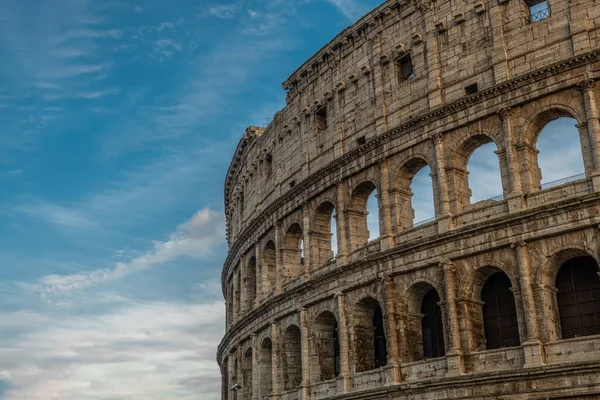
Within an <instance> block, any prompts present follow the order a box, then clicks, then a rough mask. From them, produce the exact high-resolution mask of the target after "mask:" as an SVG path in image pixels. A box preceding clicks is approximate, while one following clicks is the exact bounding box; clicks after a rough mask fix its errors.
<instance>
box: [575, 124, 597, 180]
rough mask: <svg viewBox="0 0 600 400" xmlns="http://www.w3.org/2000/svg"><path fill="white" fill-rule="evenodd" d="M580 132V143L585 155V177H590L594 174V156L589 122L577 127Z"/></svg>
mask: <svg viewBox="0 0 600 400" xmlns="http://www.w3.org/2000/svg"><path fill="white" fill-rule="evenodd" d="M575 127H577V130H578V131H579V142H580V143H581V151H582V153H583V168H584V170H585V176H586V177H590V176H592V174H593V172H594V155H593V154H592V147H591V144H590V135H589V134H588V124H587V122H584V123H581V124H577V125H575Z"/></svg>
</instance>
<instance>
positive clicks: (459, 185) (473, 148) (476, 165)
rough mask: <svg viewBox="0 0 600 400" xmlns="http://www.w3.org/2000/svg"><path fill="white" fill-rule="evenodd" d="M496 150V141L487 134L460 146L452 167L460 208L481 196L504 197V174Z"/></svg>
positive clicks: (458, 210) (488, 198) (457, 201)
mask: <svg viewBox="0 0 600 400" xmlns="http://www.w3.org/2000/svg"><path fill="white" fill-rule="evenodd" d="M496 151H497V147H496V144H495V143H494V142H493V141H492V139H490V138H489V137H488V136H485V135H477V136H474V137H472V138H469V139H468V140H467V141H465V142H464V143H463V144H462V146H461V147H460V148H459V149H458V150H457V152H456V158H455V160H454V168H453V169H452V175H453V182H454V193H455V196H454V201H455V202H456V205H455V208H456V211H457V212H462V211H463V210H464V209H465V207H466V206H468V205H470V204H474V203H476V202H479V201H482V200H490V199H493V200H502V198H503V186H502V175H501V172H500V160H499V159H498V155H497V154H496Z"/></svg>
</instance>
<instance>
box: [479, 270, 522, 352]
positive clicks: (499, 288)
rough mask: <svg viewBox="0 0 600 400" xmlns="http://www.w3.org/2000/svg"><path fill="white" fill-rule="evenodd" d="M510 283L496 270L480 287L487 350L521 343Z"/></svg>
mask: <svg viewBox="0 0 600 400" xmlns="http://www.w3.org/2000/svg"><path fill="white" fill-rule="evenodd" d="M511 288H512V284H511V281H510V278H509V277H508V275H506V274H505V273H504V272H496V273H494V274H493V275H491V276H490V277H488V279H487V280H486V282H485V284H484V285H483V288H482V289H481V301H482V302H483V305H482V314H483V325H484V332H485V338H486V348H487V349H488V350H491V349H498V348H502V347H513V346H518V345H520V344H521V342H520V338H519V322H518V320H517V307H516V303H515V298H514V295H513V292H512V291H511Z"/></svg>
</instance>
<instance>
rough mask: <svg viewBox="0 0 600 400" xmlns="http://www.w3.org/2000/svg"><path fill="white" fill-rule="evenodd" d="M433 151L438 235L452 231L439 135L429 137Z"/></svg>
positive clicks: (442, 141)
mask: <svg viewBox="0 0 600 400" xmlns="http://www.w3.org/2000/svg"><path fill="white" fill-rule="evenodd" d="M431 140H433V145H434V150H435V170H436V172H435V174H436V176H437V179H438V182H437V183H438V190H439V192H440V195H439V201H440V207H439V210H440V215H438V216H437V220H438V233H444V232H447V231H449V230H452V229H454V222H453V220H452V214H451V213H450V196H449V193H448V178H447V175H446V162H445V161H444V154H445V153H444V137H443V135H441V134H434V135H431Z"/></svg>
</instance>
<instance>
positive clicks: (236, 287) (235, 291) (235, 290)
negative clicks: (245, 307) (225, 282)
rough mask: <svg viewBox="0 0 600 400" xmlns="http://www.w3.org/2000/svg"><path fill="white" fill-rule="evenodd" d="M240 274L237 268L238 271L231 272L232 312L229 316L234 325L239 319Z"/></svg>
mask: <svg viewBox="0 0 600 400" xmlns="http://www.w3.org/2000/svg"><path fill="white" fill-rule="evenodd" d="M239 277H240V272H239V267H238V270H237V271H235V270H234V272H233V278H232V280H231V281H232V285H231V286H232V293H231V294H232V296H233V299H232V303H233V310H232V315H231V317H232V318H231V322H232V324H235V323H236V322H237V320H238V319H239V317H240V279H239Z"/></svg>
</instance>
